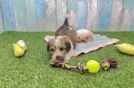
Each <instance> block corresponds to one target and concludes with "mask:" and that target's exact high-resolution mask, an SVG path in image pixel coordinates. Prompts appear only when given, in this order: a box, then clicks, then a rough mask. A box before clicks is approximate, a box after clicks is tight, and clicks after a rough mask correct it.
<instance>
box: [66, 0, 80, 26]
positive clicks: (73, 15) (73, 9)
mask: <svg viewBox="0 0 134 88" xmlns="http://www.w3.org/2000/svg"><path fill="white" fill-rule="evenodd" d="M67 10H68V16H69V19H70V22H69V23H70V25H71V26H73V27H74V28H76V29H77V28H78V25H77V20H78V14H77V12H78V0H67Z"/></svg>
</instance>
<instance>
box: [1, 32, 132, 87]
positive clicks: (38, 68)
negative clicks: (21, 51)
mask: <svg viewBox="0 0 134 88" xmlns="http://www.w3.org/2000/svg"><path fill="white" fill-rule="evenodd" d="M95 33H99V34H103V35H106V36H108V37H111V38H113V37H114V38H118V39H120V42H119V43H122V42H126V43H130V44H133V45H134V32H95ZM46 34H50V35H53V34H54V33H52V32H46V33H45V32H4V33H2V34H0V88H133V87H134V56H129V55H125V54H122V53H120V52H119V51H118V50H117V48H116V47H114V46H113V45H110V46H107V47H105V48H101V49H99V50H97V51H94V52H91V53H88V54H85V55H82V56H79V57H73V58H72V59H71V61H70V64H71V65H75V64H77V63H78V62H80V61H83V62H86V61H88V60H91V59H94V60H97V61H99V62H101V61H102V60H103V59H105V58H106V57H108V56H110V57H113V58H115V59H116V60H117V61H118V63H119V65H118V68H117V69H113V70H110V71H102V70H100V71H99V72H98V73H97V74H90V73H86V74H80V73H79V72H78V71H69V70H65V69H61V68H52V67H50V66H49V61H50V59H48V58H49V55H48V53H47V51H46V43H45V42H44V40H43V38H44V36H45V35H46ZM19 39H23V40H25V42H26V46H27V47H28V51H27V52H26V54H25V55H24V56H23V57H21V58H16V57H15V56H14V55H13V52H12V51H13V49H12V44H13V43H15V42H17V41H18V40H19Z"/></svg>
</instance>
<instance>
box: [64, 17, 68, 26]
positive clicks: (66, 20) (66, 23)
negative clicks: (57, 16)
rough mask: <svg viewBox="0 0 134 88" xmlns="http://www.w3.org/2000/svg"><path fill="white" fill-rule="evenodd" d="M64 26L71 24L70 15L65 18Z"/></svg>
mask: <svg viewBox="0 0 134 88" xmlns="http://www.w3.org/2000/svg"><path fill="white" fill-rule="evenodd" d="M63 26H69V23H68V17H66V18H65V21H64V24H63Z"/></svg>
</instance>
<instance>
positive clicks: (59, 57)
mask: <svg viewBox="0 0 134 88" xmlns="http://www.w3.org/2000/svg"><path fill="white" fill-rule="evenodd" d="M56 59H57V60H61V61H62V60H64V56H56Z"/></svg>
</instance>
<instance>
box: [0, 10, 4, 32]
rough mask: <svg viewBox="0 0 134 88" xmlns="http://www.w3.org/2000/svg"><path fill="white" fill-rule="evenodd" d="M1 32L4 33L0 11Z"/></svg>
mask: <svg viewBox="0 0 134 88" xmlns="http://www.w3.org/2000/svg"><path fill="white" fill-rule="evenodd" d="M0 9H1V7H0ZM3 31H4V28H3V22H2V15H1V10H0V32H3Z"/></svg>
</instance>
